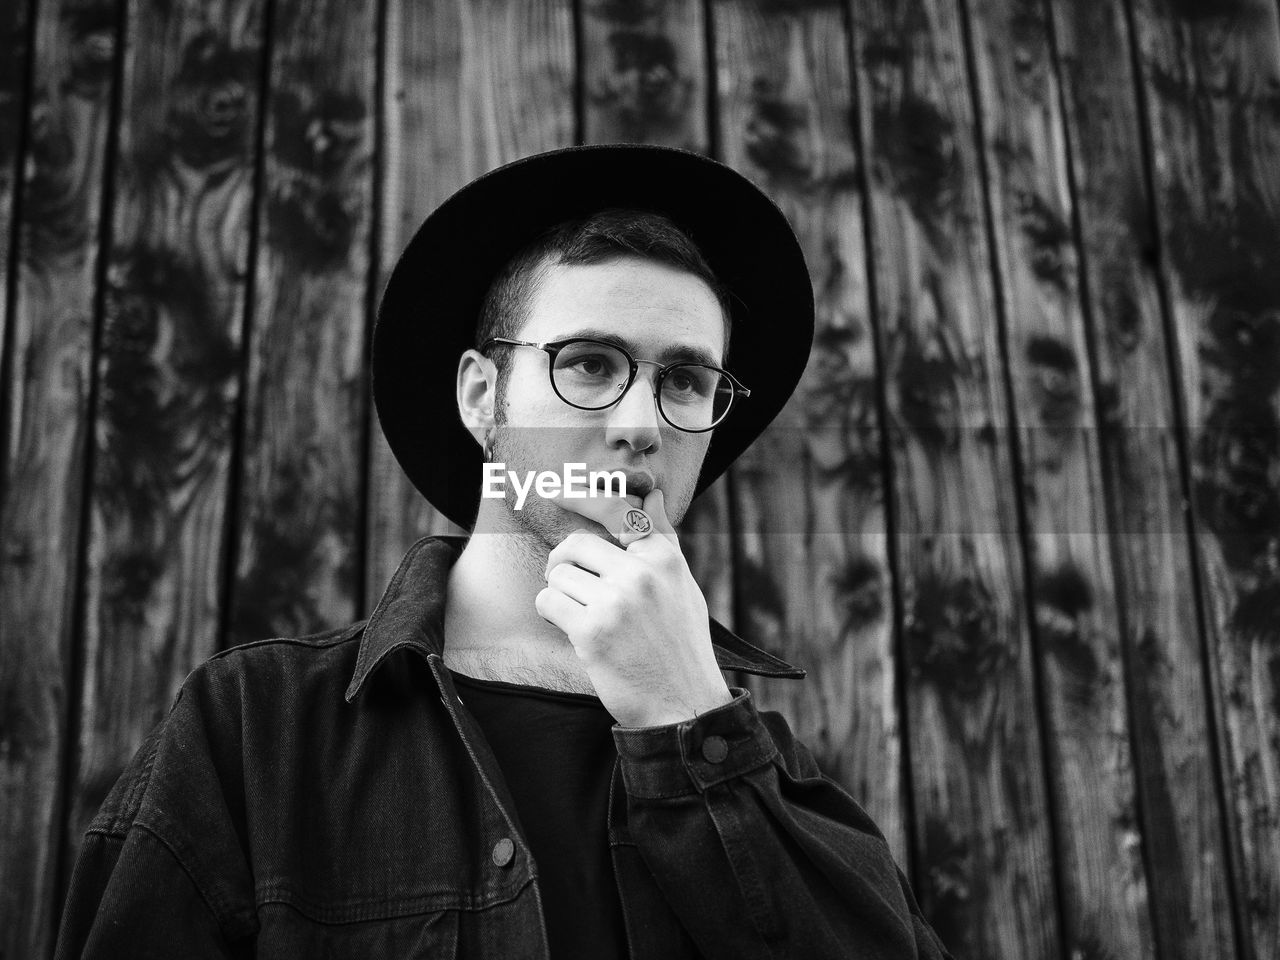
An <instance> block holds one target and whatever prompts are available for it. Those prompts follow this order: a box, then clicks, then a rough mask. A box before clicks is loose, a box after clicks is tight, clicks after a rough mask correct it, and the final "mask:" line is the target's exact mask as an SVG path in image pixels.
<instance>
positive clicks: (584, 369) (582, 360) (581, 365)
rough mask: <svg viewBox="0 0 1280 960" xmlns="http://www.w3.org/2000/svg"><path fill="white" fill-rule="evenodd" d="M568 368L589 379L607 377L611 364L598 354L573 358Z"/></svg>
mask: <svg viewBox="0 0 1280 960" xmlns="http://www.w3.org/2000/svg"><path fill="white" fill-rule="evenodd" d="M569 366H570V368H571V369H573V370H574V371H575V372H577V373H582V374H586V375H587V376H589V377H607V376H609V374H610V373H611V372H612V371H611V367H612V364H610V363H609V361H608V360H607V359H605V358H604V357H602V356H599V355H598V354H587V355H586V356H582V357H574V358H573V360H572V361H571V362H570V363H569Z"/></svg>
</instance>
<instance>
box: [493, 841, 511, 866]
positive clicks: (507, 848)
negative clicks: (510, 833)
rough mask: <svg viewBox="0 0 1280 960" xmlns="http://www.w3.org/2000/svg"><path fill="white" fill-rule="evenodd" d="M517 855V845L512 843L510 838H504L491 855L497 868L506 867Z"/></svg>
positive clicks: (494, 847) (496, 844)
mask: <svg viewBox="0 0 1280 960" xmlns="http://www.w3.org/2000/svg"><path fill="white" fill-rule="evenodd" d="M515 855H516V845H515V844H514V843H512V842H511V838H510V837H503V838H502V839H501V840H499V841H498V842H497V843H495V844H494V845H493V852H492V853H491V854H489V857H490V859H492V860H493V862H494V865H495V866H499V867H505V866H506V865H507V864H509V863H510V862H511V861H512V860H513V859H515Z"/></svg>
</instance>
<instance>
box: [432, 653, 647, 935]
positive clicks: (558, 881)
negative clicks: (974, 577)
mask: <svg viewBox="0 0 1280 960" xmlns="http://www.w3.org/2000/svg"><path fill="white" fill-rule="evenodd" d="M453 679H454V682H455V683H456V685H457V687H458V693H459V695H460V696H461V697H462V701H463V703H464V704H465V706H466V707H467V709H468V710H470V711H471V713H472V715H473V716H474V717H475V718H476V720H477V722H478V723H479V724H480V729H481V730H483V731H484V735H485V739H487V740H488V741H489V746H490V747H492V748H493V754H494V757H495V758H496V759H497V761H498V766H499V767H500V768H501V769H502V773H503V775H504V777H505V778H506V781H507V785H508V786H509V787H510V788H511V796H512V799H513V800H514V801H515V805H516V813H517V814H518V815H519V817H520V823H521V825H522V826H523V827H524V832H525V836H526V837H527V839H528V841H529V846H530V848H531V849H532V851H533V859H534V862H535V863H536V864H537V866H538V886H539V888H540V889H541V891H542V908H543V913H544V915H545V918H546V922H547V938H548V940H549V941H550V947H551V956H552V958H553V960H570V958H578V957H583V958H587V957H589V958H591V960H612V958H615V957H616V958H623V957H626V956H627V947H626V932H625V929H624V927H623V920H622V904H621V902H620V901H619V899H618V886H617V882H616V881H615V879H614V875H613V861H612V859H611V857H610V854H609V782H610V779H611V778H612V774H613V766H614V761H615V759H616V758H617V755H618V754H617V749H616V748H615V747H614V744H613V733H612V728H613V722H614V721H613V717H612V716H610V715H609V712H608V711H607V710H605V708H604V706H603V705H602V704H601V703H600V700H599V699H598V698H596V697H591V696H585V695H583V694H578V693H559V692H557V691H554V690H547V689H544V688H543V687H528V686H521V685H517V684H513V683H502V682H499V681H494V680H477V679H475V678H473V677H467V676H464V675H462V674H460V673H454V674H453Z"/></svg>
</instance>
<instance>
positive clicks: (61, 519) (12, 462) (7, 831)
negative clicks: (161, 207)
mask: <svg viewBox="0 0 1280 960" xmlns="http://www.w3.org/2000/svg"><path fill="white" fill-rule="evenodd" d="M117 23H118V5H117V3H116V2H114V0H59V2H49V3H44V4H42V5H41V7H40V10H39V20H38V22H37V24H36V35H35V47H34V54H35V62H34V65H33V70H34V72H33V76H32V85H33V91H32V96H31V104H30V110H31V118H30V139H29V141H28V144H27V151H26V156H25V157H24V158H23V167H24V177H23V179H22V182H21V184H20V188H21V190H22V194H21V204H20V209H21V211H22V222H21V223H20V224H18V228H19V230H18V240H17V242H18V250H19V254H20V256H19V259H18V268H17V270H16V271H15V273H14V275H13V277H12V282H13V283H14V284H15V285H16V291H15V294H16V295H15V298H14V300H13V303H14V306H15V310H14V313H13V316H12V317H11V323H12V329H11V334H10V335H11V340H10V347H11V350H12V354H11V356H10V357H9V358H8V359H7V362H8V365H9V370H10V372H11V374H12V380H11V381H10V391H11V392H10V394H9V396H8V397H6V398H5V399H6V401H7V406H6V407H5V415H6V417H7V418H8V423H7V424H6V429H5V430H4V435H5V436H7V438H8V444H7V447H8V448H7V449H6V450H4V451H3V457H4V459H3V464H4V474H3V478H2V479H0V488H2V489H3V490H4V491H5V495H4V501H3V511H2V513H0V544H3V550H0V611H2V612H0V717H3V718H4V719H3V721H2V722H3V730H2V731H0V740H2V741H3V745H2V746H0V796H2V797H3V800H0V891H2V892H0V956H5V957H41V956H46V955H47V954H48V953H50V952H51V950H52V946H53V936H54V925H55V923H56V917H57V908H58V906H59V903H60V899H59V891H58V889H57V877H58V864H59V844H60V841H61V838H62V818H63V815H64V809H63V801H64V796H65V794H64V791H65V784H64V782H63V777H62V774H63V759H64V754H65V752H66V749H67V736H68V732H67V707H68V696H69V692H70V691H69V688H70V686H71V643H72V631H73V622H72V614H73V606H74V598H75V594H76V589H77V584H76V582H75V575H76V570H77V563H76V561H77V557H78V551H79V529H80V520H81V506H82V500H83V492H84V465H85V438H86V435H87V431H88V416H89V410H88V401H89V380H90V376H89V372H90V362H91V361H90V358H91V353H92V341H93V304H94V293H95V280H96V276H95V274H96V272H97V271H96V265H97V256H98V250H99V238H98V226H99V222H100V209H101V202H102V190H103V182H104V163H105V160H106V146H107V142H108V126H109V123H110V119H111V117H110V112H111V111H110V104H111V92H112V71H113V69H114V65H115V58H116V50H117V43H116V40H117V30H118V26H117ZM0 139H6V135H5V134H3V133H0ZM14 142H16V139H15V141H9V143H10V144H11V143H14ZM6 166H7V165H6ZM6 236H7V231H6Z"/></svg>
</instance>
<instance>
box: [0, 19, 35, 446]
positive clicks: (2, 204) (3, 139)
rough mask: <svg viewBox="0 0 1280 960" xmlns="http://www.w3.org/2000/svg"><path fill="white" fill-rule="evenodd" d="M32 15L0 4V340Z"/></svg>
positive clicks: (6, 297)
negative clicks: (1, 55)
mask: <svg viewBox="0 0 1280 960" xmlns="http://www.w3.org/2000/svg"><path fill="white" fill-rule="evenodd" d="M32 16H33V12H32V9H31V0H14V2H11V3H7V4H5V5H4V7H3V8H0V43H3V44H4V50H5V51H6V53H5V61H4V65H3V66H2V67H0V344H3V343H5V338H4V332H5V329H6V326H7V323H8V307H9V300H10V296H9V294H10V289H9V280H10V276H9V255H10V252H11V246H10V245H11V244H12V242H13V239H14V230H13V228H14V222H13V208H14V196H15V193H16V190H17V184H18V182H19V180H20V174H21V170H22V167H21V164H22V161H23V159H25V158H24V157H21V156H19V152H18V151H19V144H20V143H21V142H22V131H23V125H24V123H25V122H26V119H27V115H28V108H29V104H28V92H29V91H28V90H27V69H28V66H29V64H30V61H31V51H30V50H28V47H29V46H30V39H31V38H30V33H31V26H32V24H31V18H32ZM2 436H3V434H0V437H2Z"/></svg>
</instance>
